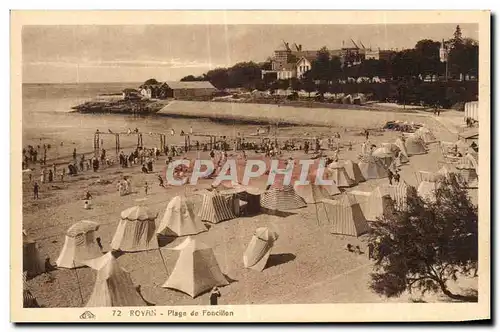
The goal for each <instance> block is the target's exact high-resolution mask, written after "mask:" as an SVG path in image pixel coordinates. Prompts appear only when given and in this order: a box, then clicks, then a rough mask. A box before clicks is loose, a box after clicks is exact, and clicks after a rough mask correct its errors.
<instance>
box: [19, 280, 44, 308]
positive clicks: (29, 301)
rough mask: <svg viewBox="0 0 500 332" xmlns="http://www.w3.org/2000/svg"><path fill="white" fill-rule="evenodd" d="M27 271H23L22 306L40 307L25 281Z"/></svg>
mask: <svg viewBox="0 0 500 332" xmlns="http://www.w3.org/2000/svg"><path fill="white" fill-rule="evenodd" d="M27 278H28V276H27V272H26V271H24V272H23V308H41V306H40V305H39V304H38V301H37V300H36V298H35V296H34V295H33V294H32V293H31V290H30V288H29V286H28V283H27V282H26V279H27Z"/></svg>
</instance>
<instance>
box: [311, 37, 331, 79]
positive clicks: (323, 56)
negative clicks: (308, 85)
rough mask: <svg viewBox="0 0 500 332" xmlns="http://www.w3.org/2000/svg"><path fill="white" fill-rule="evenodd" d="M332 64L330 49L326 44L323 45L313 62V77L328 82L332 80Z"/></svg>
mask: <svg viewBox="0 0 500 332" xmlns="http://www.w3.org/2000/svg"><path fill="white" fill-rule="evenodd" d="M331 65H332V63H331V62H330V51H329V50H328V49H327V48H326V46H323V47H322V48H321V49H320V50H319V51H318V53H317V55H316V59H314V60H313V62H312V64H311V75H312V76H311V78H312V79H314V80H320V81H326V82H328V81H330V80H331V78H332V76H333V75H332V68H331Z"/></svg>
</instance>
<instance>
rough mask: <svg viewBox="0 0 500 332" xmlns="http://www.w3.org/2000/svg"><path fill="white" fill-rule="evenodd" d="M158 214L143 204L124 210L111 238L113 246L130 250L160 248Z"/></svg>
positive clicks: (115, 248)
mask: <svg viewBox="0 0 500 332" xmlns="http://www.w3.org/2000/svg"><path fill="white" fill-rule="evenodd" d="M156 216H157V214H156V213H153V212H151V211H150V210H149V209H148V208H147V207H146V206H143V205H138V206H133V207H131V208H129V209H127V210H124V211H123V212H122V213H121V219H120V222H119V224H118V227H117V228H116V232H115V235H114V236H113V239H112V240H111V248H112V249H114V250H122V251H129V252H133V251H144V250H151V249H158V239H157V237H156V225H155V220H156Z"/></svg>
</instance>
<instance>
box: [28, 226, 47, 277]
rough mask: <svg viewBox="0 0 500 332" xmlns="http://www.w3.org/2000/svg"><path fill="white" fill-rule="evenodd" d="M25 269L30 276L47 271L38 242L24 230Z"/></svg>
mask: <svg viewBox="0 0 500 332" xmlns="http://www.w3.org/2000/svg"><path fill="white" fill-rule="evenodd" d="M23 271H24V272H26V276H27V277H29V278H32V277H35V276H37V275H39V274H42V273H44V272H45V264H44V262H43V260H42V259H41V257H40V252H39V251H38V248H37V245H36V242H35V241H34V240H32V239H30V238H29V237H28V236H27V235H26V232H25V231H24V230H23Z"/></svg>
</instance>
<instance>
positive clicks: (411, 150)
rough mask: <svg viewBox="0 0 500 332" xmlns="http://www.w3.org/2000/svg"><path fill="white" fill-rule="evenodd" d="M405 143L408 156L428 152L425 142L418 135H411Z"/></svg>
mask: <svg viewBox="0 0 500 332" xmlns="http://www.w3.org/2000/svg"><path fill="white" fill-rule="evenodd" d="M404 143H405V148H406V152H407V154H408V156H413V155H417V154H425V153H427V148H426V146H425V142H424V141H423V140H422V139H421V138H420V137H418V136H415V135H410V136H408V137H407V138H406V140H405V142H404Z"/></svg>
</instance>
